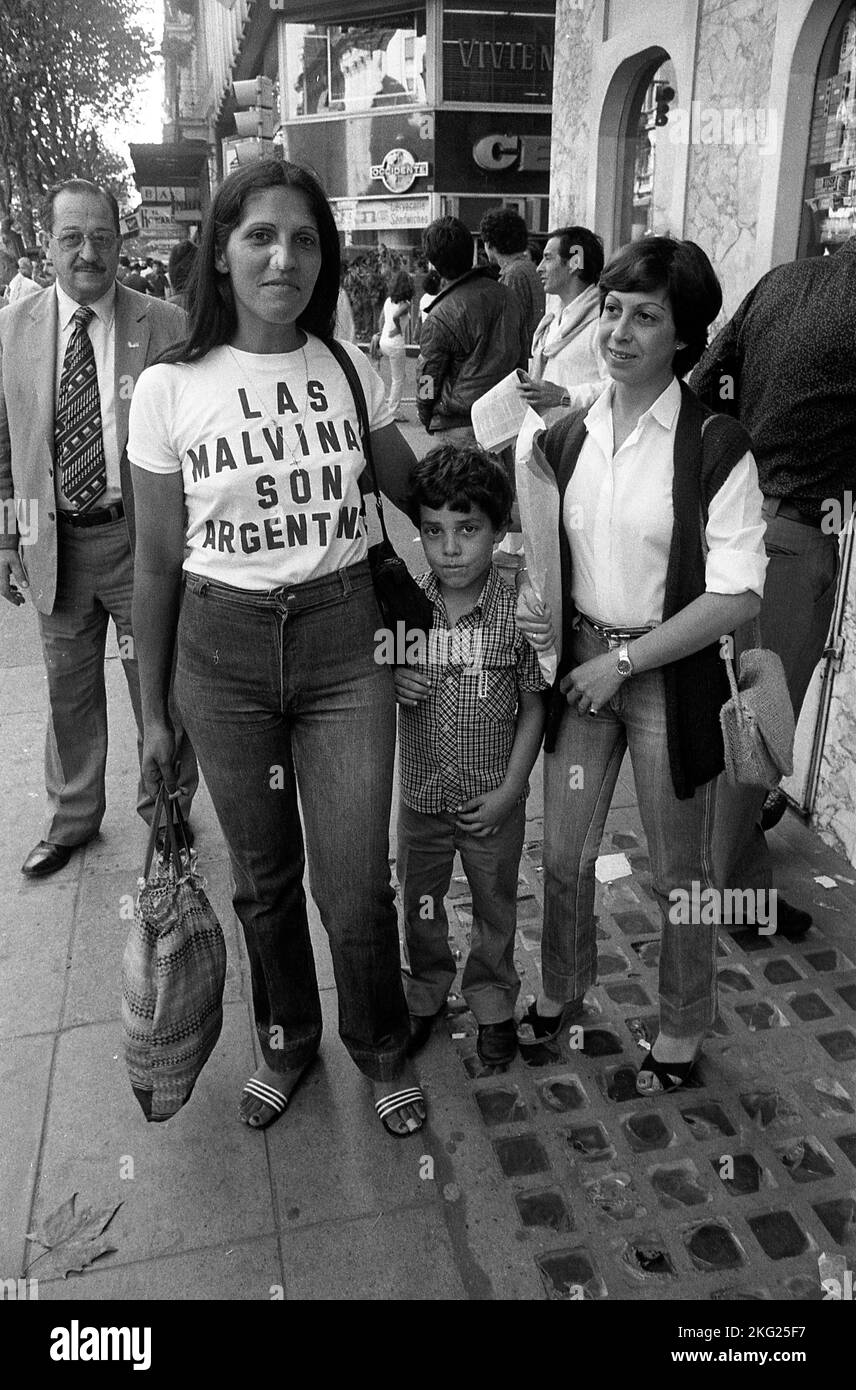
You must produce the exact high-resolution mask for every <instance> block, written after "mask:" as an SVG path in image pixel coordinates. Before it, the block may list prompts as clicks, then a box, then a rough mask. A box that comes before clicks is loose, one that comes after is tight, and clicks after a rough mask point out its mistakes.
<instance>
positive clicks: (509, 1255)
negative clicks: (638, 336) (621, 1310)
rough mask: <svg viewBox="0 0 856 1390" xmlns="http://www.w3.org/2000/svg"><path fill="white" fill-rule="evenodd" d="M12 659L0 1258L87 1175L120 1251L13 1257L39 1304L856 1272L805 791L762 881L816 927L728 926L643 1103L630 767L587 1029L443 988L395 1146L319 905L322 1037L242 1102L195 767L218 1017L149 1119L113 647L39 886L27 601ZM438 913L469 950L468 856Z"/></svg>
mask: <svg viewBox="0 0 856 1390" xmlns="http://www.w3.org/2000/svg"><path fill="white" fill-rule="evenodd" d="M414 433H415V431H414ZM0 665H1V666H2V669H0V705H2V709H3V711H4V719H3V725H2V735H0V738H1V739H2V754H3V766H4V768H5V769H6V771H7V774H8V775H7V776H6V778H5V785H6V787H7V788H8V791H7V802H6V806H7V815H6V818H5V821H6V832H5V835H4V838H3V842H2V845H0V953H2V959H3V966H4V969H3V976H2V983H0V1000H2V1003H0V1058H2V1064H0V1078H2V1084H0V1134H2V1136H3V1138H2V1140H0V1149H2V1163H0V1173H1V1174H2V1176H0V1280H3V1279H17V1278H19V1277H21V1276H22V1275H23V1274H24V1270H25V1268H26V1267H27V1265H28V1262H32V1261H34V1259H35V1257H36V1256H38V1255H40V1253H41V1247H40V1246H38V1245H34V1244H33V1243H32V1242H28V1240H27V1232H30V1231H32V1230H33V1229H34V1227H35V1225H36V1223H39V1222H41V1221H43V1220H44V1218H45V1217H46V1215H48V1214H49V1213H50V1212H52V1211H53V1210H54V1209H55V1208H57V1207H59V1206H60V1205H61V1204H62V1203H63V1202H64V1201H65V1200H66V1199H67V1198H69V1197H70V1196H71V1194H72V1193H74V1192H77V1193H78V1194H79V1197H78V1206H87V1207H110V1206H114V1205H115V1204H116V1203H118V1202H121V1203H122V1206H121V1207H120V1209H119V1211H118V1213H117V1215H116V1216H115V1217H114V1219H113V1221H112V1223H111V1225H110V1226H109V1227H108V1234H109V1235H110V1236H112V1241H111V1244H113V1245H115V1247H116V1249H115V1252H114V1253H111V1254H106V1255H104V1256H102V1257H101V1258H99V1259H97V1260H96V1261H95V1262H94V1263H93V1264H92V1266H91V1267H90V1268H88V1269H87V1270H86V1271H85V1272H84V1273H82V1274H77V1275H74V1274H72V1275H70V1276H69V1277H68V1278H67V1279H63V1278H62V1277H60V1276H59V1275H58V1272H57V1268H56V1265H55V1262H54V1257H52V1256H51V1255H46V1256H44V1257H43V1258H40V1259H38V1261H37V1262H36V1263H35V1264H31V1265H30V1267H29V1270H28V1274H27V1277H28V1278H30V1279H32V1278H38V1281H39V1284H38V1296H39V1298H40V1299H41V1300H49V1299H57V1300H58V1299H72V1300H78V1299H83V1300H90V1299H93V1300H94V1299H99V1300H100V1299H112V1298H116V1299H132V1298H140V1299H160V1300H163V1299H174V1300H185V1299H194V1300H200V1299H216V1298H225V1299H242V1300H268V1299H271V1298H277V1297H283V1296H284V1297H285V1298H287V1299H372V1300H380V1299H395V1300H418V1301H421V1300H433V1299H454V1300H470V1299H476V1300H492V1299H515V1300H517V1299H523V1300H538V1299H568V1298H576V1297H580V1296H584V1297H585V1298H594V1299H613V1300H637V1299H652V1298H653V1299H659V1300H664V1301H666V1300H688V1299H697V1298H702V1299H771V1298H772V1299H819V1298H820V1296H821V1289H820V1282H819V1276H818V1257H819V1255H820V1254H821V1253H824V1252H825V1253H827V1254H832V1255H837V1256H838V1257H840V1258H841V1259H842V1260H843V1261H846V1264H847V1267H848V1268H850V1269H851V1270H853V1269H854V1268H856V870H854V869H853V868H852V866H850V865H849V864H848V863H847V862H846V861H845V860H843V859H842V858H840V857H838V856H836V855H835V854H834V853H833V852H832V851H831V850H830V849H828V848H827V847H826V846H825V845H824V844H823V843H822V842H821V840H820V839H819V838H818V837H817V836H815V835H814V834H813V833H812V832H810V831H809V830H808V829H807V828H806V827H805V826H804V825H803V824H802V823H801V822H800V820H799V819H798V818H797V817H796V816H794V815H793V814H791V813H789V814H788V815H787V816H786V818H785V820H784V821H783V822H782V823H781V825H780V826H779V828H778V829H777V830H776V831H774V832H773V835H772V843H773V846H774V849H775V856H776V872H777V881H778V886H779V888H780V890H781V891H782V892H783V894H784V896H786V897H787V898H789V899H790V900H791V901H795V902H798V903H799V904H800V905H802V906H807V907H810V908H811V909H812V911H813V913H814V918H815V925H814V927H813V928H812V930H811V931H810V932H809V934H808V936H807V937H806V938H805V939H804V941H802V942H801V943H796V944H793V943H789V942H787V941H784V940H782V941H779V940H778V939H777V938H776V937H775V936H772V937H758V936H756V935H755V933H754V931H753V930H752V929H751V928H750V929H748V930H746V929H738V928H734V929H730V930H724V931H723V932H722V933H721V944H720V947H719V951H720V957H721V960H720V991H721V1014H720V1018H719V1020H718V1021H717V1025H716V1029H715V1032H714V1034H713V1036H711V1037H710V1038H709V1039H708V1040H707V1042H706V1044H705V1052H704V1057H703V1060H702V1062H701V1064H700V1085H699V1086H698V1087H697V1088H695V1089H691V1090H684V1091H679V1092H677V1093H675V1094H674V1095H671V1096H667V1097H660V1098H658V1099H654V1100H643V1099H641V1098H639V1097H638V1096H637V1095H636V1093H635V1090H634V1089H633V1085H632V1077H633V1073H634V1071H635V1068H636V1067H637V1066H638V1064H639V1061H640V1060H641V1058H642V1055H643V1054H642V1052H641V1051H640V1050H639V1047H638V1044H637V1039H638V1038H639V1037H648V1038H650V1037H652V1036H653V1034H654V1032H655V1030H656V960H657V952H658V935H659V933H658V928H657V917H658V914H657V909H656V907H655V904H654V899H653V896H652V892H651V884H650V872H649V864H648V858H647V855H646V852H645V843H644V836H643V834H642V830H641V825H640V822H639V815H638V811H637V808H636V800H635V793H634V789H633V785H632V780H631V777H630V772H629V765H628V764H626V763H625V767H624V770H623V772H622V776H621V778H620V781H619V788H618V791H617V794H616V798H615V802H614V804H613V808H612V811H611V813H610V816H609V820H608V822H607V833H606V839H605V843H604V846H603V850H602V853H603V854H604V855H606V854H620V855H625V856H626V858H627V861H628V866H629V869H630V872H629V873H626V874H624V875H623V876H621V877H619V878H617V879H614V880H613V881H612V882H610V883H604V884H601V885H599V887H598V912H599V930H598V936H599V940H600V943H601V944H600V957H599V959H600V980H599V983H598V985H597V986H596V987H595V988H594V989H592V990H591V991H590V992H589V995H588V998H587V1018H586V1021H585V1029H584V1033H583V1039H582V1041H583V1043H584V1045H583V1046H582V1048H581V1050H578V1049H576V1048H575V1047H573V1046H572V1045H571V1044H572V1043H573V1042H575V1041H578V1040H579V1039H578V1038H577V1037H576V1036H575V1035H572V1034H571V1033H569V1034H568V1036H567V1037H563V1039H562V1041H561V1043H559V1044H556V1045H555V1046H551V1047H543V1048H540V1049H535V1050H534V1051H531V1052H529V1053H528V1054H527V1058H526V1060H524V1058H523V1057H518V1058H517V1059H516V1060H515V1062H514V1063H513V1064H512V1066H511V1067H510V1068H509V1069H508V1071H507V1072H504V1073H503V1072H500V1071H497V1072H492V1071H491V1070H490V1069H487V1068H484V1067H482V1066H481V1065H480V1063H479V1062H478V1059H477V1057H476V1052H475V1023H474V1020H473V1018H472V1016H471V1015H470V1014H469V1012H468V1011H467V1010H466V1008H465V1006H464V1004H463V1001H462V1000H461V999H460V998H459V997H455V998H453V999H452V1000H451V1001H450V1009H449V1017H448V1020H447V1021H445V1023H444V1024H442V1025H438V1026H437V1028H436V1029H435V1034H434V1036H433V1038H432V1040H431V1042H430V1043H429V1044H428V1046H427V1047H426V1049H425V1051H424V1052H423V1053H422V1054H420V1056H419V1058H418V1059H417V1064H418V1071H419V1073H420V1076H421V1080H422V1083H423V1084H424V1087H425V1090H426V1095H427V1098H428V1103H429V1124H428V1126H427V1127H426V1128H425V1129H424V1130H423V1131H422V1132H421V1133H420V1134H419V1135H418V1136H416V1137H413V1138H411V1139H408V1140H406V1141H404V1142H401V1143H399V1142H398V1141H396V1140H394V1139H392V1138H390V1137H389V1136H387V1135H386V1134H384V1133H383V1131H382V1130H381V1127H380V1125H379V1123H378V1121H377V1119H376V1117H375V1115H374V1113H373V1111H372V1107H371V1098H370V1093H369V1087H368V1084H367V1083H366V1082H365V1081H364V1080H363V1079H362V1078H361V1077H360V1075H359V1073H358V1072H357V1071H356V1069H355V1068H354V1067H353V1065H352V1063H351V1062H350V1060H349V1059H348V1057H347V1055H346V1053H345V1051H344V1049H343V1047H342V1045H341V1043H340V1041H339V1039H338V1036H337V1030H336V996H335V989H334V984H333V975H332V969H331V963H330V956H329V951H328V949H327V945H326V941H325V938H324V933H323V931H322V929H321V928H320V925H319V923H318V920H317V914H314V911H313V919H312V928H313V937H314V942H315V949H316V959H317V961H318V969H319V983H320V986H321V989H322V998H323V1001H324V1012H325V1026H326V1031H325V1035H324V1039H323V1042H322V1046H321V1055H320V1060H319V1063H318V1064H317V1065H316V1066H315V1067H314V1068H313V1070H312V1071H311V1072H310V1073H309V1075H308V1076H307V1079H306V1081H305V1082H304V1083H303V1085H302V1086H301V1087H300V1089H299V1091H298V1092H297V1094H296V1096H295V1099H294V1101H293V1103H292V1106H291V1107H290V1108H289V1111H288V1114H287V1115H286V1116H285V1117H284V1118H283V1119H281V1120H280V1121H279V1122H277V1123H276V1124H274V1125H273V1126H272V1127H271V1128H270V1129H269V1130H267V1131H265V1132H264V1133H257V1132H253V1131H251V1130H249V1129H247V1128H246V1127H245V1126H243V1125H242V1124H240V1123H239V1122H238V1120H237V1101H238V1096H239V1093H240V1090H241V1087H242V1085H243V1083H244V1081H245V1080H246V1078H247V1076H248V1075H249V1074H250V1072H251V1071H252V1070H253V1069H254V1067H255V1066H256V1065H257V1063H258V1060H259V1058H258V1049H257V1045H256V1042H255V1038H254V1029H253V1026H252V1019H251V1012H250V991H249V976H248V971H247V965H246V958H245V954H244V950H243V945H242V943H241V941H240V936H239V931H238V929H237V928H236V923H235V919H234V917H233V914H232V911H231V906H230V887H229V866H228V860H227V857H226V853H225V848H224V845H223V841H222V838H221V836H220V833H219V830H218V827H217V824H216V820H215V817H214V814H213V811H212V808H211V804H210V801H209V799H208V796H207V793H206V792H205V791H204V790H203V789H201V790H200V795H199V798H198V802H197V804H196V806H195V808H194V815H193V822H194V826H195V828H196V834H197V847H198V850H199V863H200V869H201V871H202V873H203V874H204V876H205V879H206V883H207V887H206V891H207V892H208V894H209V897H210V899H211V902H212V904H213V906H214V909H215V911H216V912H217V914H218V916H219V918H220V921H221V923H222V925H223V928H224V931H225V934H226V938H227V946H228V952H229V969H228V976H227V984H226V995H225V1021H224V1027H223V1033H222V1036H221V1039H220V1042H219V1043H218V1045H217V1048H216V1050H215V1052H214V1054H213V1056H212V1057H211V1059H210V1061H209V1063H208V1064H207V1066H206V1068H205V1070H204V1072H203V1074H202V1077H201V1078H200V1081H199V1082H198V1084H197V1087H196V1090H195V1092H194V1095H193V1097H192V1099H191V1101H190V1102H189V1104H188V1105H187V1106H186V1107H185V1109H184V1110H182V1111H181V1112H180V1113H179V1114H178V1115H177V1116H175V1117H174V1118H173V1119H172V1120H170V1121H168V1122H167V1123H165V1124H160V1125H147V1124H146V1122H145V1120H144V1119H143V1116H142V1113H141V1111H140V1109H139V1107H138V1105H137V1102H136V1100H135V1099H134V1097H133V1095H132V1093H131V1089H130V1085H129V1083H128V1079H127V1076H126V1073H125V1068H124V1063H123V1060H122V1045H121V1028H120V971H121V960H122V952H123V949H124V943H125V938H126V935H127V931H128V925H129V924H128V921H127V912H128V907H129V903H130V902H131V901H132V898H133V895H134V893H135V891H136V878H137V874H138V873H139V870H140V864H141V859H142V854H143V848H144V842H145V834H144V827H143V826H142V823H141V822H138V821H137V818H136V816H135V815H134V812H133V810H132V808H133V805H134V789H135V783H136V767H135V754H134V731H133V722H132V718H131V713H130V707H129V703H128V699H127V692H126V690H125V688H124V680H123V677H122V673H121V670H120V663H119V660H118V655H117V653H116V652H115V650H113V651H111V654H110V655H109V658H108V662H107V675H108V690H109V701H110V729H111V747H110V755H109V766H108V809H107V815H106V818H105V821H104V825H103V827H102V833H101V835H100V836H99V838H98V839H97V840H95V841H94V842H92V843H91V844H90V845H88V846H86V847H85V849H84V850H82V851H81V852H79V853H77V854H75V855H74V856H73V858H72V859H71V861H70V863H69V864H68V865H67V866H66V868H65V869H63V870H62V871H61V872H60V873H58V874H56V875H54V876H53V877H52V878H50V879H48V880H46V881H44V882H42V883H30V882H27V881H26V880H25V879H23V878H22V876H21V875H20V872H19V867H20V864H21V862H22V860H23V859H24V856H25V855H26V853H27V852H28V851H29V849H30V848H31V847H32V845H33V844H34V843H35V842H36V840H37V839H38V838H39V834H40V829H39V827H40V823H41V817H42V812H43V787H42V767H41V765H42V756H41V751H42V740H43V731H44V716H45V703H46V702H45V680H44V671H43V667H42V663H41V656H40V652H39V646H38V641H37V638H36V635H35V623H34V619H33V613H32V610H31V609H30V608H27V609H26V610H25V611H22V612H19V613H15V612H13V611H12V610H11V609H6V611H4V612H3V613H2V614H0ZM541 813H542V812H541V782H540V764H539V766H538V768H537V769H536V775H535V776H534V777H533V790H532V794H531V797H530V801H529V806H528V829H527V837H526V838H527V848H526V853H525V856H524V862H523V864H522V867H521V875H520V890H519V897H520V906H519V931H518V947H517V953H516V954H517V961H518V966H519V969H520V971H521V974H522V975H523V977H524V986H523V995H524V996H525V995H526V993H527V992H529V993H534V990H535V988H536V982H537V963H538V943H539V936H540V927H539V923H540V914H541V896H542V894H541V869H540V842H541V825H542V822H541ZM390 852H391V855H392V854H393V853H394V846H391V851H390ZM820 877H823V878H824V885H821V884H820V883H819V882H818V881H817V880H818V879H819V878H820ZM833 885H834V886H833ZM449 908H450V913H449V917H450V927H451V932H452V937H453V942H454V947H455V950H456V951H458V952H461V953H463V952H465V950H466V934H467V929H468V926H469V921H470V918H469V915H468V914H469V908H470V903H469V899H468V896H467V886H466V882H465V880H464V879H463V878H462V877H461V876H460V873H458V875H457V876H456V878H455V879H454V881H453V884H452V891H451V893H450V902H449Z"/></svg>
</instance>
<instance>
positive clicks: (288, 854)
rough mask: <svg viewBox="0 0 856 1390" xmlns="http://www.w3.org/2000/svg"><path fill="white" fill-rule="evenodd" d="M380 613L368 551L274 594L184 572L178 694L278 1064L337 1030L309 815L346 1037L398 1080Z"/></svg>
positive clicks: (387, 695) (386, 679)
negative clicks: (312, 913) (318, 926)
mask: <svg viewBox="0 0 856 1390" xmlns="http://www.w3.org/2000/svg"><path fill="white" fill-rule="evenodd" d="M380 625H381V619H380V615H379V612H378V607H377V602H376V600H375V596H374V589H373V587H372V580H371V574H370V572H369V567H368V563H367V562H366V561H362V562H361V563H359V564H356V565H352V566H350V567H348V568H347V569H344V570H340V571H339V572H338V573H336V574H333V575H329V576H325V577H323V578H320V579H315V580H311V581H309V582H308V583H305V584H295V585H294V586H292V587H290V588H288V587H286V588H281V589H275V590H271V591H269V592H267V593H254V592H249V591H247V590H242V589H237V588H233V587H231V586H229V585H224V584H218V583H213V582H210V581H206V580H204V579H202V578H201V577H199V576H197V575H187V576H186V579H185V593H184V601H183V604H182V610H181V617H180V620H179V629H178V658H177V669H176V698H177V700H178V702H179V704H180V706H181V710H182V713H183V715H184V718H185V722H186V725H187V728H188V730H189V731H190V733H191V737H192V738H193V741H194V745H195V747H196V750H197V753H198V757H199V762H200V765H201V767H202V771H203V773H204V776H205V780H206V782H207V784H208V788H209V791H210V793H211V798H212V800H213V802H214V808H215V810H216V812H217V816H218V818H219V821H220V825H221V827H222V830H223V834H224V836H225V839H226V843H227V845H228V849H229V856H230V858H231V862H232V872H233V876H234V881H235V894H234V905H235V912H236V913H237V915H238V918H239V919H240V921H241V924H242V926H243V929H244V936H245V939H246V943H247V951H248V953H249V958H250V968H251V972H252V989H253V1005H254V1011H255V1020H256V1028H257V1030H258V1036H259V1040H260V1042H261V1047H262V1052H263V1054H264V1059H265V1062H266V1063H267V1065H268V1066H269V1067H271V1068H272V1070H274V1071H279V1072H284V1071H288V1070H290V1069H292V1068H294V1067H300V1066H303V1065H305V1064H306V1063H307V1062H309V1061H310V1060H311V1058H312V1057H313V1056H314V1054H315V1052H316V1051H317V1049H318V1045H319V1042H320V1039H321V1004H320V999H319V994H318V984H317V979H316V974H315V963H314V959H313V955H312V947H311V944H310V939H309V926H308V922H307V916H306V898H305V894H304V889H303V875H304V864H305V861H304V831H305V840H306V851H307V855H308V860H309V882H310V888H311V891H312V896H313V897H314V899H315V902H316V903H317V905H318V910H319V912H320V915H321V920H322V922H323V924H324V927H325V929H326V931H327V934H328V936H329V940H330V949H331V953H332V957H333V968H334V973H335V979H336V988H337V991H338V999H339V1032H340V1035H341V1038H342V1041H343V1042H344V1044H345V1046H346V1048H347V1049H348V1052H349V1053H350V1055H351V1057H352V1058H353V1060H354V1062H355V1063H356V1064H357V1066H358V1067H359V1068H360V1070H361V1071H362V1072H364V1073H365V1075H367V1076H369V1077H371V1078H372V1079H374V1080H378V1081H387V1080H394V1079H395V1078H396V1077H397V1076H398V1075H399V1073H400V1071H401V1069H402V1066H403V1062H404V1056H405V1047H406V1044H407V1040H408V1037H409V1029H408V1017H407V1007H406V1004H405V1000H404V992H403V989H402V984H401V973H400V955H399V945H398V929H397V919H396V912H395V906H394V894H393V891H392V888H391V885H390V873H389V812H390V799H391V791H392V770H393V756H394V747H395V703H394V695H393V682H392V672H391V669H390V668H389V667H388V666H384V665H379V664H378V663H377V662H376V661H375V659H374V653H375V638H374V634H375V631H376V629H377V628H379V627H380ZM298 798H299V806H298ZM301 811H302V819H303V825H302V827H301Z"/></svg>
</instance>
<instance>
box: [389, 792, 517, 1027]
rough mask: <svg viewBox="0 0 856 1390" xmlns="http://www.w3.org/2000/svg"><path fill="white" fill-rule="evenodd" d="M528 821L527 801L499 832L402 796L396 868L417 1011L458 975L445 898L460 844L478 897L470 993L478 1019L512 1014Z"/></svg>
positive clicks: (441, 1000) (439, 997)
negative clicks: (466, 825)
mask: <svg viewBox="0 0 856 1390" xmlns="http://www.w3.org/2000/svg"><path fill="white" fill-rule="evenodd" d="M525 828H526V802H525V801H521V802H520V803H519V805H517V806H515V808H514V810H513V811H512V812H511V815H510V816H509V817H508V818H507V820H505V821H503V823H502V825H501V826H500V828H499V830H498V831H497V832H496V834H495V835H484V836H480V835H471V834H469V833H468V832H467V831H465V830H458V829H457V828H456V826H455V817H454V815H453V814H452V813H451V812H448V811H446V812H442V813H441V814H440V815H436V816H431V815H425V814H423V813H422V812H421V811H413V810H411V808H410V807H409V806H406V805H405V804H404V802H403V801H402V802H401V804H400V807H399V815H398V860H397V872H398V879H399V882H400V884H401V893H402V898H403V901H404V931H405V943H406V954H407V966H406V968H405V970H404V989H405V993H406V995H407V1007H408V1009H409V1010H410V1012H411V1013H412V1014H419V1015H422V1016H425V1015H428V1014H435V1013H437V1011H438V1010H439V1009H441V1008H442V1007H443V1005H444V1004H445V1002H446V996H447V994H448V993H449V989H450V987H451V985H452V982H453V980H454V978H455V973H456V969H457V967H456V964H455V959H454V957H453V955H452V952H451V950H450V949H449V923H448V919H447V917H446V909H445V907H444V905H443V899H444V897H445V896H446V893H447V891H448V888H449V882H450V880H451V877H452V863H453V861H454V857H455V850H456V849H457V850H460V853H461V860H462V863H463V866H464V873H465V874H466V876H467V882H468V883H469V885H470V893H471V895H472V901H473V925H472V934H471V939H470V949H469V954H468V956H467V963H466V965H465V967H464V978H463V984H462V992H463V996H464V998H465V999H466V1001H467V1004H468V1005H469V1007H470V1009H471V1010H472V1013H473V1016H474V1017H475V1019H476V1022H477V1023H503V1022H504V1021H505V1020H506V1019H508V1018H512V1017H513V1015H514V1005H515V1003H516V1001H517V995H518V993H519V992H520V979H519V977H518V975H517V971H516V970H515V968H514V932H515V928H516V926H517V870H518V867H519V865H520V856H521V854H522V852H523V834H524V830H525Z"/></svg>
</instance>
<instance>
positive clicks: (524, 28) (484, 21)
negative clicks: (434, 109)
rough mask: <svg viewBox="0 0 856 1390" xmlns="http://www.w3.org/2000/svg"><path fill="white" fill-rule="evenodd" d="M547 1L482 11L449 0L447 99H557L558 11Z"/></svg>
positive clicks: (483, 102) (445, 53)
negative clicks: (556, 34) (555, 76)
mask: <svg viewBox="0 0 856 1390" xmlns="http://www.w3.org/2000/svg"><path fill="white" fill-rule="evenodd" d="M552 9H553V6H552V4H550V3H549V0H538V3H537V4H536V3H531V4H530V3H529V0H517V4H516V5H515V6H514V8H513V9H512V8H510V7H509V8H500V7H499V6H497V7H496V8H495V9H493V8H492V9H490V10H488V11H482V12H479V11H477V10H476V9H475V7H474V6H472V5H466V4H461V5H460V6H459V5H458V4H457V3H449V2H448V0H447V3H446V5H445V7H444V12H443V99H444V100H445V101H466V102H473V103H475V104H478V105H482V106H483V105H486V104H489V103H495V102H500V101H501V102H520V103H529V104H537V103H543V104H544V105H549V104H550V102H551V101H552V99H553V53H554V31H555V16H554V15H553V14H552V13H551V10H552Z"/></svg>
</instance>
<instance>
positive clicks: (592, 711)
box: [589, 705, 597, 714]
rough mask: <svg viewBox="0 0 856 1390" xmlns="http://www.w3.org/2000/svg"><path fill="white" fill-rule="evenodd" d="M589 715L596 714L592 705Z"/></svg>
mask: <svg viewBox="0 0 856 1390" xmlns="http://www.w3.org/2000/svg"><path fill="white" fill-rule="evenodd" d="M589 714H597V710H596V709H595V707H594V705H592V706H591V708H590V709H589Z"/></svg>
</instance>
